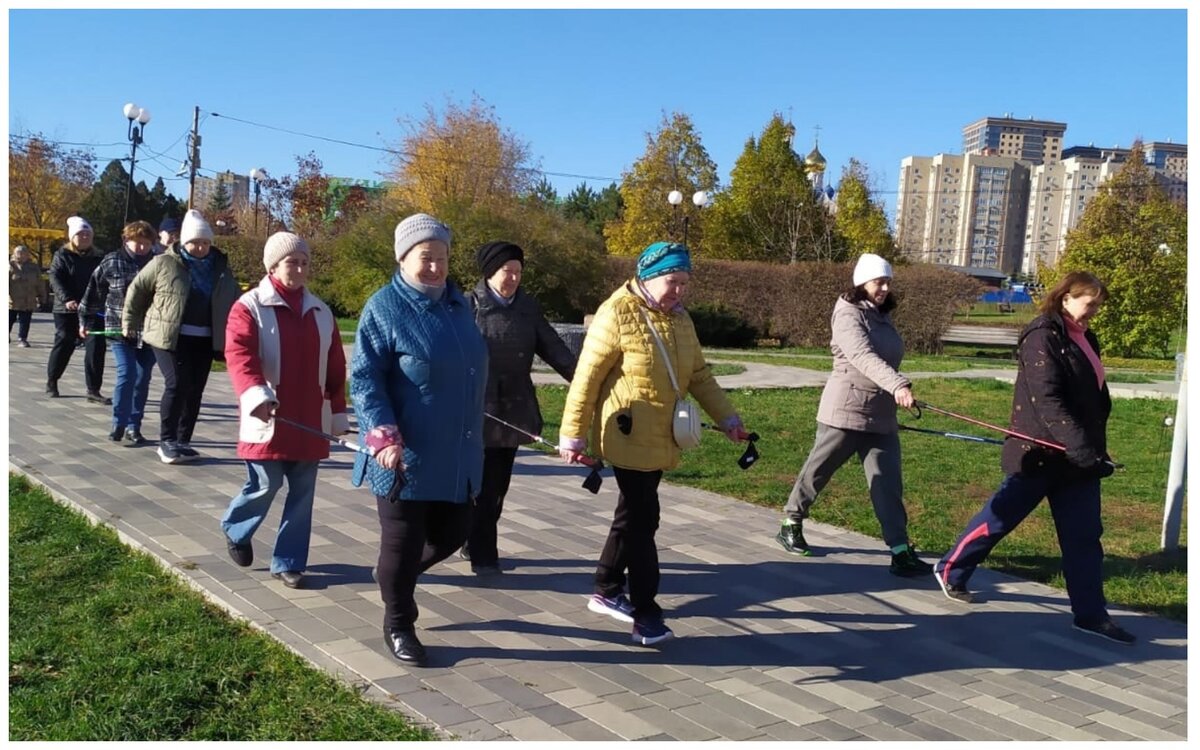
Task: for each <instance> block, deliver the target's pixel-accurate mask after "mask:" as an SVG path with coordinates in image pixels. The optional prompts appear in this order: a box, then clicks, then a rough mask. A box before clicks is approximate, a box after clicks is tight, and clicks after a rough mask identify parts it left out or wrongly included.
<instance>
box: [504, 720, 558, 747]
mask: <svg viewBox="0 0 1200 750" xmlns="http://www.w3.org/2000/svg"><path fill="white" fill-rule="evenodd" d="M497 726H498V727H499V728H500V729H503V730H504V731H505V732H508V733H509V734H510V735H512V737H513V739H517V740H529V741H545V740H550V741H556V740H569V739H571V738H570V737H568V736H567V735H565V734H563V733H562V732H561V731H559V730H557V729H555V728H554V727H552V726H550V725H549V724H547V723H546V722H544V721H542V720H541V719H539V718H537V717H536V716H524V717H522V718H520V719H513V720H512V721H505V722H502V723H500V724H497Z"/></svg>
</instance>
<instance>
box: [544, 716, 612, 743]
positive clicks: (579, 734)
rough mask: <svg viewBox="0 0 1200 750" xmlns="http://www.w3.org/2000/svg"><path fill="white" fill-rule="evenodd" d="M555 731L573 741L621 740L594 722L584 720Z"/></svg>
mask: <svg viewBox="0 0 1200 750" xmlns="http://www.w3.org/2000/svg"><path fill="white" fill-rule="evenodd" d="M555 729H557V730H558V731H560V732H562V733H563V734H565V735H567V736H568V737H570V738H571V739H573V740H586V741H596V742H601V741H608V742H611V741H615V740H620V739H621V738H620V737H619V736H618V735H616V734H613V733H612V732H610V731H608V730H607V729H605V728H604V727H602V726H600V725H599V724H597V723H596V722H594V721H592V720H590V719H584V720H583V721H577V722H575V723H574V724H563V725H561V726H557V727H555Z"/></svg>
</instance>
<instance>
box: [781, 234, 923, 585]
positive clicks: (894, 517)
mask: <svg viewBox="0 0 1200 750" xmlns="http://www.w3.org/2000/svg"><path fill="white" fill-rule="evenodd" d="M853 280H854V287H853V288H852V289H851V290H850V291H848V292H846V293H845V294H843V295H841V297H839V298H838V300H837V302H836V304H835V305H834V308H833V324H832V325H833V340H832V341H831V343H830V348H831V350H832V351H833V373H832V374H831V375H830V376H829V380H828V381H826V383H825V390H824V391H823V392H822V393H821V404H820V406H819V407H818V409H817V436H816V441H815V442H814V444H813V448H812V451H811V452H809V454H808V459H807V460H806V461H805V462H804V468H802V469H801V470H800V475H799V476H797V477H796V483H795V485H794V486H793V487H792V492H791V494H790V495H789V496H788V501H787V506H786V507H785V508H784V512H785V513H786V515H785V517H784V520H783V524H782V526H781V527H780V529H779V534H778V535H776V537H775V539H776V541H778V542H779V544H780V545H781V546H782V547H783V548H784V550H786V551H787V552H789V553H791V554H793V555H810V554H812V551H811V550H810V548H809V546H808V542H806V541H805V539H804V532H803V527H802V524H803V522H804V519H805V518H808V513H809V508H811V507H812V504H813V501H815V500H816V499H817V495H818V494H819V493H820V492H821V490H822V489H824V488H825V485H827V484H828V483H829V480H830V479H832V478H833V475H834V473H835V472H836V471H837V470H838V469H839V468H841V466H842V464H844V463H846V462H847V461H848V460H850V457H851V456H854V455H857V456H858V460H859V461H860V462H861V463H862V465H863V471H864V472H865V473H866V475H867V487H868V488H869V490H870V494H871V504H872V505H873V506H874V508H875V517H876V518H878V519H879V525H880V527H881V528H882V530H883V541H884V543H886V544H887V546H888V547H889V548H890V549H891V552H892V562H891V567H890V570H891V572H892V573H893V574H895V575H898V576H906V577H908V576H919V575H928V574H929V573H931V572H932V571H933V568H932V566H930V565H929V564H928V563H926V562H923V561H922V560H921V559H920V558H919V557H917V554H916V551H915V550H913V547H912V544H910V543H909V539H908V514H907V513H906V512H905V510H904V492H903V481H902V478H901V474H900V436H899V426H898V423H897V422H896V407H897V406H902V407H904V408H906V409H907V408H908V407H910V406H912V405H913V395H912V384H911V383H910V382H909V380H908V379H907V378H905V377H904V376H903V375H901V374H900V373H899V372H897V369H898V368H899V367H900V360H902V359H903V358H904V342H903V341H902V340H901V339H900V334H899V332H897V331H896V327H895V326H894V325H892V318H891V315H889V312H890V311H891V310H892V309H893V308H894V307H895V306H896V300H895V298H894V297H893V296H892V294H891V283H892V266H891V264H890V263H888V262H887V261H886V260H884V259H883V258H881V257H880V256H878V255H875V254H873V253H865V254H863V255H862V256H861V257H860V258H859V259H858V263H857V264H856V265H855V266H854V279H853Z"/></svg>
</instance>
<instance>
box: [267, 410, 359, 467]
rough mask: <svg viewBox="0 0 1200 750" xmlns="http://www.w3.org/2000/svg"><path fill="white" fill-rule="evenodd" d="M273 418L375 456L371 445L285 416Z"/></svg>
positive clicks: (272, 416) (355, 450)
mask: <svg viewBox="0 0 1200 750" xmlns="http://www.w3.org/2000/svg"><path fill="white" fill-rule="evenodd" d="M271 418H272V419H277V420H279V421H280V422H283V423H284V424H285V425H288V426H289V427H295V428H296V429H297V430H303V431H304V432H307V433H309V434H310V435H317V436H318V437H323V438H325V439H326V440H328V441H329V442H331V443H337V444H338V445H340V446H342V447H343V448H349V449H350V450H352V451H354V452H355V453H361V454H363V455H364V456H370V457H371V458H374V457H375V449H374V448H372V447H370V446H367V445H357V444H355V443H351V442H350V441H349V440H344V439H342V438H340V437H338V436H337V435H330V434H329V433H328V432H322V431H321V430H317V429H313V428H312V427H309V426H308V425H302V424H300V423H299V422H293V421H292V420H290V419H285V418H283V417H280V416H278V415H275V414H272V415H271Z"/></svg>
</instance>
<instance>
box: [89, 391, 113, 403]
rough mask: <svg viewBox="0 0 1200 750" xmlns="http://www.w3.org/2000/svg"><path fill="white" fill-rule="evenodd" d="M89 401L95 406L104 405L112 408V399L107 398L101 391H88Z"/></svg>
mask: <svg viewBox="0 0 1200 750" xmlns="http://www.w3.org/2000/svg"><path fill="white" fill-rule="evenodd" d="M87 400H88V401H91V402H92V403H93V404H104V405H105V406H112V399H111V398H109V397H108V396H105V395H104V394H102V393H100V391H88V392H87Z"/></svg>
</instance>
